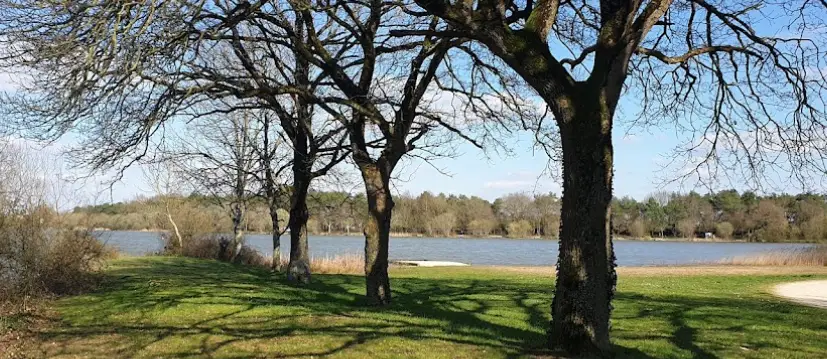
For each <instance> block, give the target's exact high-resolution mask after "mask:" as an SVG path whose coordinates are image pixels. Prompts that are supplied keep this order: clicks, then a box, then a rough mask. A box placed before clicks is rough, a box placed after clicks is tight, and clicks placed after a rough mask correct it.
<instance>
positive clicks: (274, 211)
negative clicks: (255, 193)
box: [270, 203, 281, 272]
mask: <svg viewBox="0 0 827 359" xmlns="http://www.w3.org/2000/svg"><path fill="white" fill-rule="evenodd" d="M270 221H271V222H272V223H273V263H272V266H271V267H272V269H273V272H281V228H279V214H278V207H276V206H275V205H274V204H272V203H271V205H270Z"/></svg>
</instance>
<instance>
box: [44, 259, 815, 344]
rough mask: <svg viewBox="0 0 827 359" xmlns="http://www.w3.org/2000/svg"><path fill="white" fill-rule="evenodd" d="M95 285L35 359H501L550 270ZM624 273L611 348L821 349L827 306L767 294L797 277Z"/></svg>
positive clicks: (192, 265) (152, 262)
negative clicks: (379, 297) (387, 288)
mask: <svg viewBox="0 0 827 359" xmlns="http://www.w3.org/2000/svg"><path fill="white" fill-rule="evenodd" d="M106 274H107V276H108V278H109V279H108V280H107V282H106V283H105V285H104V286H103V287H101V288H100V289H99V290H98V291H96V292H94V293H91V294H87V295H82V296H75V297H69V298H65V299H62V300H60V301H58V302H56V303H55V304H54V308H55V311H56V312H57V313H58V314H56V317H55V319H56V320H55V322H54V323H53V324H52V325H50V326H46V327H44V328H43V329H40V330H39V332H38V333H37V335H36V338H37V340H36V341H35V342H34V343H33V344H32V346H31V347H30V354H31V355H32V356H37V357H52V356H68V357H74V356H81V357H107V358H108V357H135V358H155V357H215V358H248V357H261V358H272V357H327V356H329V357H346V358H362V357H372V358H400V357H419V358H505V357H522V356H529V357H532V356H536V355H541V356H542V355H546V354H548V353H546V352H544V351H543V350H542V348H543V347H544V344H545V335H544V331H545V328H546V326H547V323H548V320H549V315H548V313H549V305H550V299H551V295H550V290H551V288H552V287H553V278H549V277H544V276H539V275H536V274H529V273H514V272H502V271H496V270H492V269H485V268H398V269H394V270H393V271H392V273H391V276H392V278H393V279H392V286H393V289H394V295H395V297H394V302H393V305H392V306H391V307H389V308H385V309H375V308H370V307H367V306H364V305H363V303H362V301H361V298H362V295H363V292H364V287H363V285H364V280H363V278H361V277H359V276H355V275H315V276H314V283H312V284H310V285H308V286H304V287H295V286H292V285H290V284H288V283H287V282H285V281H283V280H282V279H280V278H278V277H275V276H273V275H272V274H270V273H269V272H268V271H266V270H258V269H250V268H243V267H239V266H233V265H229V264H226V263H219V262H215V261H204V260H195V259H187V258H169V257H150V258H128V259H124V260H119V261H116V262H114V264H113V265H112V267H111V268H109V269H108V270H107V271H106ZM656 275H657V274H656V273H655V274H654V275H653V276H629V277H621V279H620V283H619V292H618V294H617V299H616V300H615V307H616V309H615V312H614V321H613V332H612V334H613V339H614V342H615V344H616V346H617V348H616V350H617V353H618V356H619V357H644V358H645V357H652V358H706V357H725V358H730V357H750V358H752V357H754V358H757V357H762V358H763V357H818V356H819V355H823V354H824V353H827V312H825V311H823V310H819V309H814V308H807V307H801V306H798V305H795V304H790V303H786V302H784V301H782V300H780V299H776V298H774V297H772V296H771V295H769V294H767V293H768V292H769V289H770V288H771V287H772V285H773V284H774V283H778V282H784V281H790V280H797V279H802V278H804V277H805V276H789V275H788V276H783V277H782V276H758V277H754V276H686V277H680V276H668V277H663V278H659V277H657V276H656Z"/></svg>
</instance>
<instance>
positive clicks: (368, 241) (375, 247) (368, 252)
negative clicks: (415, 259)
mask: <svg viewBox="0 0 827 359" xmlns="http://www.w3.org/2000/svg"><path fill="white" fill-rule="evenodd" d="M360 170H361V172H362V178H363V179H364V182H365V190H366V192H367V199H368V218H367V221H366V223H365V281H366V294H365V295H366V296H367V300H368V303H369V304H371V305H376V306H384V305H388V304H390V302H391V284H390V278H389V277H388V248H389V243H390V230H391V213H392V210H393V205H394V203H393V197H392V195H391V192H390V171H389V170H383V169H382V167H381V166H380V165H376V164H362V165H360Z"/></svg>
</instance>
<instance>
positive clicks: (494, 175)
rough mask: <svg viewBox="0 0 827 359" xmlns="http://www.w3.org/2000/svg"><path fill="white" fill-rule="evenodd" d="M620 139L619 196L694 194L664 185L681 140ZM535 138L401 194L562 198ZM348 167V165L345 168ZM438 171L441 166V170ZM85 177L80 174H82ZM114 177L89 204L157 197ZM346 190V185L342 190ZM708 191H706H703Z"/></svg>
mask: <svg viewBox="0 0 827 359" xmlns="http://www.w3.org/2000/svg"><path fill="white" fill-rule="evenodd" d="M614 141H615V194H616V195H617V196H627V195H628V196H632V197H635V198H638V199H643V198H645V197H646V196H647V195H648V194H650V193H652V192H655V191H658V190H661V189H668V190H682V191H688V190H691V189H692V188H691V187H684V188H680V187H677V186H675V185H668V186H661V181H660V176H658V173H657V171H658V170H659V169H660V166H659V163H661V161H662V156H664V155H667V154H668V153H669V150H671V149H672V145H671V144H672V143H674V142H675V141H676V139H675V138H669V137H668V136H666V135H665V134H663V133H645V132H644V133H634V134H629V135H627V134H626V133H625V129H623V128H618V130H617V131H615V135H614ZM72 142H73V140H72V139H71V137H68V138H65V139H62V140H61V141H59V143H60V144H62V145H69V144H71V143H72ZM532 145H533V143H532V141H531V137H530V136H528V135H527V134H524V135H523V136H521V137H520V138H517V139H516V141H515V143H514V145H513V147H514V151H513V154H512V155H510V156H504V155H496V154H492V155H489V156H486V154H484V153H483V152H482V151H480V150H479V149H477V148H475V147H473V146H471V145H467V144H463V145H459V147H458V150H457V155H458V156H456V157H453V158H442V159H436V160H434V161H432V162H431V164H428V163H425V162H424V161H422V160H418V159H411V160H407V161H405V162H404V163H403V164H402V165H401V167H400V168H399V169H398V171H397V176H396V180H395V183H394V187H395V189H396V192H397V193H410V194H414V195H416V194H419V193H421V192H423V191H430V192H433V193H446V194H465V195H474V196H479V197H482V198H485V199H488V200H494V199H496V198H497V197H500V196H502V195H505V194H508V193H514V192H524V193H529V194H532V193H548V192H552V193H556V194H558V195H559V194H561V187H560V184H559V182H557V180H556V179H555V178H553V177H552V176H550V175H549V174H548V172H547V171H545V169H546V166H547V161H548V160H547V157H546V155H545V153H544V152H542V151H539V150H535V149H533V146H532ZM345 166H348V165H345ZM435 167H436V168H435ZM349 172H351V179H352V183H351V184H349V185H347V187H345V188H344V189H350V190H354V191H358V190H360V189H361V186H360V185H361V183H360V182H359V181H358V177H357V176H356V174H355V171H353V170H350V171H349ZM77 173H80V172H77ZM110 178H111V177H110V176H108V175H98V176H95V177H92V178H89V179H86V180H83V181H80V182H79V183H78V187H80V188H81V189H82V193H84V194H83V196H84V197H85V199H84V200H82V202H84V203H102V202H110V201H114V202H119V201H125V200H129V199H132V198H134V197H136V196H138V195H152V191H151V187H150V186H149V185H148V184H147V183H146V182H145V180H144V176H143V174H142V171H141V169H140V168H137V167H136V168H131V169H128V170H127V171H126V172H125V174H124V178H123V180H121V181H119V182H117V183H115V184H114V185H113V186H112V188H111V189H110V188H109V187H108V185H104V184H103V182H106V181H107V180H109V179H110ZM340 188H341V187H340ZM700 191H701V192H703V190H700Z"/></svg>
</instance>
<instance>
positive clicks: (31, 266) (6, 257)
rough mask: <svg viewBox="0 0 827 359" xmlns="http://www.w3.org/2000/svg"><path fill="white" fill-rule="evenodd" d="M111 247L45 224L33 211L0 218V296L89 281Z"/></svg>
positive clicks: (74, 288) (83, 285) (83, 286)
mask: <svg viewBox="0 0 827 359" xmlns="http://www.w3.org/2000/svg"><path fill="white" fill-rule="evenodd" d="M114 256H115V252H114V251H113V250H111V249H109V248H107V247H106V246H104V245H103V243H101V242H100V241H98V240H97V238H95V237H94V236H92V235H91V234H90V233H89V232H86V231H73V230H54V229H47V228H46V227H45V226H44V222H42V221H41V218H40V217H39V216H37V215H22V216H16V217H13V218H11V217H5V218H2V219H0V299H2V300H10V299H15V298H18V299H19V298H26V297H36V296H43V295H49V294H55V295H60V294H70V293H78V292H81V291H84V290H87V289H89V288H91V287H93V286H94V284H95V283H96V281H97V278H98V276H96V275H95V274H96V272H97V271H98V270H99V269H101V267H102V265H103V263H104V261H105V260H106V259H107V258H111V257H114Z"/></svg>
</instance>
